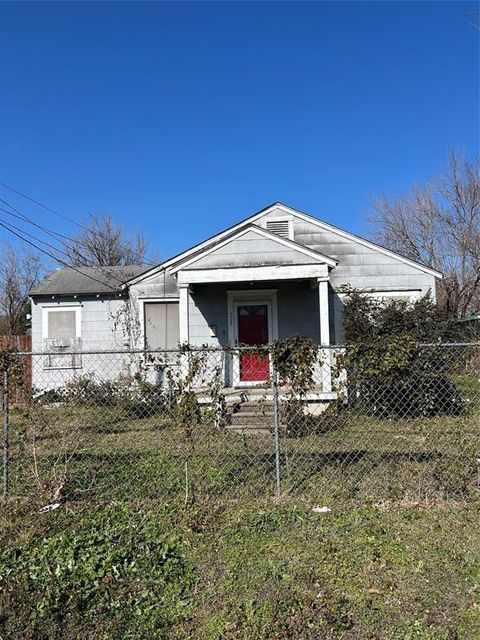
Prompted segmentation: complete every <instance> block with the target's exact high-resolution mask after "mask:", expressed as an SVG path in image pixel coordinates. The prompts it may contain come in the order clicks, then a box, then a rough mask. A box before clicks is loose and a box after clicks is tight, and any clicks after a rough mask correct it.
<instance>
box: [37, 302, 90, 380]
mask: <svg viewBox="0 0 480 640" xmlns="http://www.w3.org/2000/svg"><path fill="white" fill-rule="evenodd" d="M79 313H80V310H79V309H65V310H64V309H62V310H49V311H47V312H46V316H45V319H44V322H46V327H45V329H46V330H45V333H44V336H45V339H44V351H46V352H48V354H47V355H46V356H45V359H44V366H45V367H48V368H61V369H76V368H77V367H81V365H82V358H81V354H80V353H79V351H81V348H82V344H81V338H80V336H78V335H77V314H79Z"/></svg>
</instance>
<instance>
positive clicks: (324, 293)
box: [317, 272, 332, 393]
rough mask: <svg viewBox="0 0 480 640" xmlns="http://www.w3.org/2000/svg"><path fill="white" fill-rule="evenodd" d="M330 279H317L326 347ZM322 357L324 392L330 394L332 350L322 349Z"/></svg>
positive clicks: (321, 338) (323, 339)
mask: <svg viewBox="0 0 480 640" xmlns="http://www.w3.org/2000/svg"><path fill="white" fill-rule="evenodd" d="M329 280H330V277H329V275H328V272H327V274H325V275H324V276H322V277H320V278H318V279H317V281H318V304H319V312H320V344H321V345H322V346H326V345H329V344H330V321H329V316H330V313H329V300H328V282H329ZM320 356H321V359H322V362H323V365H322V369H321V371H322V384H323V390H324V391H325V392H327V393H330V392H331V390H332V354H331V349H322V350H321V352H320Z"/></svg>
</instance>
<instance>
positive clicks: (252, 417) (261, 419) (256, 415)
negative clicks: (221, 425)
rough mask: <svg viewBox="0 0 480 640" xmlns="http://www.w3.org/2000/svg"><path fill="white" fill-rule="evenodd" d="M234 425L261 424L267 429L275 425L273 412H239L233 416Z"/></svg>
mask: <svg viewBox="0 0 480 640" xmlns="http://www.w3.org/2000/svg"><path fill="white" fill-rule="evenodd" d="M232 424H233V425H242V424H245V425H251V424H261V425H262V426H265V427H270V425H273V411H272V412H270V413H260V412H256V411H239V412H238V413H233V414H232Z"/></svg>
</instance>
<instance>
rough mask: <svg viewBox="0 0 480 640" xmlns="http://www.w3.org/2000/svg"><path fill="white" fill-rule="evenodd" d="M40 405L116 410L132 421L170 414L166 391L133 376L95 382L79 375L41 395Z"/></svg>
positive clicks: (88, 377)
mask: <svg viewBox="0 0 480 640" xmlns="http://www.w3.org/2000/svg"><path fill="white" fill-rule="evenodd" d="M37 402H40V403H41V404H51V403H58V402H62V403H70V404H75V405H85V406H90V407H92V406H94V407H119V408H120V409H123V410H124V411H125V412H126V413H127V414H128V415H129V416H131V417H132V418H148V417H151V416H153V415H158V414H165V413H168V412H169V411H170V405H171V399H170V396H169V393H168V391H167V392H166V391H165V390H163V389H161V388H160V387H159V386H158V385H155V384H151V383H149V382H146V381H145V380H141V379H137V378H135V377H133V378H132V377H124V378H119V379H118V380H114V381H113V380H108V381H97V380H96V379H95V377H94V376H88V375H84V376H79V377H77V378H75V379H74V380H72V381H71V382H67V384H66V385H65V386H64V387H59V388H56V389H50V390H48V391H45V392H44V393H41V394H40V395H39V396H38V398H37Z"/></svg>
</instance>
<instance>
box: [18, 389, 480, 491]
mask: <svg viewBox="0 0 480 640" xmlns="http://www.w3.org/2000/svg"><path fill="white" fill-rule="evenodd" d="M460 383H461V385H462V387H463V391H464V393H465V394H468V397H470V398H471V402H470V403H469V405H468V411H467V412H466V413H465V414H464V415H461V416H436V417H431V418H410V419H400V418H398V419H379V418H377V417H371V416H365V415H362V414H361V413H359V412H355V411H346V412H344V413H342V415H341V416H340V417H339V418H338V420H337V421H335V419H333V420H332V419H330V423H329V427H330V428H329V430H325V432H321V433H311V434H307V435H305V434H304V435H302V436H300V437H294V438H287V437H282V438H281V443H280V449H281V459H280V462H281V469H280V470H281V479H282V492H283V494H288V495H298V496H303V497H311V498H312V499H313V498H315V496H317V495H322V496H323V499H324V500H327V501H330V502H332V503H335V502H338V501H342V502H344V501H351V500H353V501H359V500H360V501H363V502H378V501H382V500H400V499H402V498H408V499H423V498H425V497H427V498H431V499H441V500H443V499H453V500H458V499H459V498H464V499H468V500H470V499H473V500H474V499H476V498H478V489H479V476H480V468H479V463H478V458H479V441H480V420H479V413H480V409H479V407H478V403H479V402H480V390H479V385H478V381H476V380H473V379H472V378H471V377H464V379H462V380H460ZM11 423H12V427H11V431H12V445H11V450H12V461H11V465H10V478H11V482H10V487H11V493H12V495H13V496H21V497H26V498H28V499H34V500H37V501H38V502H42V501H45V500H49V499H54V496H55V495H56V494H58V493H59V489H60V493H61V496H62V497H63V498H66V499H68V500H74V501H78V500H82V499H91V498H94V499H105V498H106V499H111V498H114V499H123V498H126V499H135V498H143V499H148V498H167V499H171V498H176V497H180V496H182V495H184V494H185V493H186V492H187V491H188V493H189V495H190V496H191V495H192V493H193V494H194V495H196V497H197V498H202V499H205V500H208V499H217V498H228V499H230V498H246V497H254V498H259V497H271V496H273V495H274V492H275V443H274V437H273V435H263V436H261V435H260V436H256V437H249V436H246V435H242V434H236V433H232V432H229V431H228V430H225V429H215V428H214V427H212V426H211V425H209V424H208V423H207V422H205V423H200V424H197V425H194V426H193V428H192V429H188V430H187V429H183V428H182V427H181V426H179V425H178V424H176V423H175V422H174V421H173V420H172V419H170V418H167V417H165V416H162V414H158V415H149V416H148V417H145V418H142V417H138V418H134V417H132V415H131V413H130V412H128V411H125V410H124V408H122V407H121V406H120V407H119V406H115V405H113V406H108V407H104V406H89V405H87V404H78V405H75V404H73V405H69V404H66V405H62V404H59V405H54V406H49V407H48V406H47V407H31V408H26V409H25V408H24V409H21V408H19V409H16V410H13V411H12V416H11Z"/></svg>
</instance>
